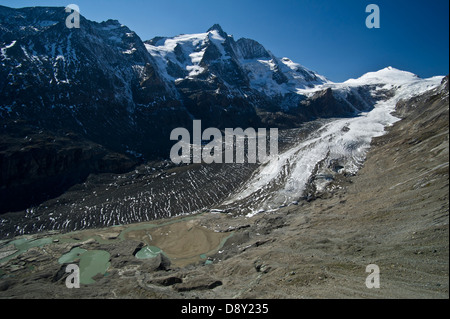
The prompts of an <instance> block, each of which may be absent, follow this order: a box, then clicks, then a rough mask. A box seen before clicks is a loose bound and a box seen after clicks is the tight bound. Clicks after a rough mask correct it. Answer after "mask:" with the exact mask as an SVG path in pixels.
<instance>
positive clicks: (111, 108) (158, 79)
mask: <svg viewBox="0 0 450 319" xmlns="http://www.w3.org/2000/svg"><path fill="white" fill-rule="evenodd" d="M66 18H67V13H66V12H65V10H64V8H55V7H33V8H22V9H12V8H8V7H4V6H0V31H1V32H0V64H1V68H0V97H1V99H0V136H1V137H2V138H1V142H0V167H1V175H0V185H1V186H0V202H1V203H2V205H0V213H5V212H9V211H17V210H22V209H25V208H28V207H30V206H31V205H35V204H39V203H41V202H43V201H44V200H46V199H48V198H52V197H55V196H57V195H60V194H62V193H63V192H64V191H65V190H67V189H68V188H69V187H70V186H73V185H75V184H77V183H79V182H82V181H84V180H85V179H86V178H87V176H89V174H92V173H104V172H111V173H121V172H127V171H129V170H131V169H132V168H133V167H135V166H136V165H137V164H139V163H143V162H145V161H147V160H155V159H165V158H168V156H169V150H170V147H171V146H172V144H173V142H172V141H170V138H169V137H170V132H171V131H172V130H173V129H174V128H177V127H184V128H187V129H191V127H192V120H193V119H200V120H202V125H203V126H204V127H217V128H219V129H225V128H228V127H231V128H236V127H243V128H247V127H255V128H256V127H263V128H264V127H266V128H269V127H276V128H280V129H289V128H295V127H298V126H299V125H302V124H303V123H306V122H309V121H312V120H315V119H318V118H334V117H352V116H356V115H358V114H360V113H361V112H367V111H370V110H372V109H373V107H374V106H375V104H376V103H377V102H379V101H382V100H386V99H388V98H391V97H392V96H394V95H395V87H394V86H392V85H390V82H389V77H390V75H393V76H394V77H395V76H396V75H398V74H403V73H402V72H403V71H399V70H396V69H393V68H387V69H385V70H382V71H380V72H379V73H376V74H378V75H380V76H379V77H378V80H374V77H370V76H369V78H370V79H369V80H367V79H366V78H367V76H366V77H364V76H363V77H362V78H361V79H359V80H354V81H353V82H352V81H351V80H350V81H347V82H345V83H342V84H336V83H333V82H331V81H329V80H328V79H327V78H326V77H324V76H322V75H319V74H317V73H316V72H314V71H311V70H309V69H307V68H306V67H304V66H302V65H300V64H298V63H295V62H293V61H291V60H290V59H289V58H286V57H283V58H278V57H275V56H274V55H273V54H272V53H271V52H270V51H269V50H267V49H266V48H264V46H262V45H261V44H260V43H258V42H257V41H255V40H251V39H246V38H242V39H238V40H235V39H234V38H233V36H231V35H228V34H227V33H226V32H225V31H224V30H223V29H222V28H221V26H220V25H218V24H216V25H214V26H212V27H211V28H210V29H208V30H207V31H206V32H204V33H199V34H190V35H179V36H175V37H155V38H153V39H151V40H147V41H143V40H141V39H140V37H139V36H138V35H137V34H136V33H135V32H133V31H132V30H130V29H129V28H128V27H126V26H124V25H122V24H120V23H119V22H118V21H116V20H108V21H105V22H101V23H98V22H94V21H90V20H87V19H85V18H84V17H81V21H80V25H81V27H80V28H79V29H77V28H72V29H69V28H67V27H66V24H65V20H66ZM407 77H408V78H410V77H412V78H415V76H414V75H412V74H410V73H408V74H407ZM389 85H390V86H389Z"/></svg>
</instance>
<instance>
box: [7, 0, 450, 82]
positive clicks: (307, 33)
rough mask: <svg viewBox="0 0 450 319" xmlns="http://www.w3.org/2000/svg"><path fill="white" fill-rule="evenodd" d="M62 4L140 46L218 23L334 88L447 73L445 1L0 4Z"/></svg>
mask: <svg viewBox="0 0 450 319" xmlns="http://www.w3.org/2000/svg"><path fill="white" fill-rule="evenodd" d="M70 3H74V4H77V5H78V6H79V7H80V11H81V14H82V15H84V16H85V17H86V18H88V19H90V20H94V21H104V20H107V19H117V20H119V21H120V22H121V23H122V24H125V25H127V26H128V27H129V28H130V29H132V30H133V31H136V33H137V34H138V35H139V36H140V37H141V38H142V39H143V40H147V39H151V38H153V37H154V36H158V35H163V36H175V35H178V34H181V33H199V32H205V31H206V30H207V29H208V28H209V27H210V26H212V25H213V24H215V23H219V24H220V25H221V26H222V27H223V29H224V30H225V31H226V32H227V33H228V34H232V35H234V37H235V39H236V40H237V39H238V38H241V37H246V38H251V39H254V40H257V41H258V42H260V43H261V44H263V45H264V46H265V47H266V48H267V49H268V50H270V51H272V53H274V54H275V55H276V56H279V57H285V56H286V57H289V58H290V59H292V60H293V61H295V62H297V63H300V64H303V65H304V66H306V67H308V68H310V69H312V70H314V71H317V72H318V73H320V74H322V75H325V76H327V77H328V78H329V79H331V80H332V81H336V82H341V81H345V80H347V79H349V78H355V77H359V76H361V75H362V74H364V73H366V72H369V71H376V70H379V69H382V68H384V67H386V66H393V67H396V68H399V69H402V70H406V71H410V72H413V73H415V74H418V75H419V76H420V77H430V76H433V75H445V74H448V73H449V13H448V12H449V1H448V0H409V1H406V0H390V1H388V0H367V1H364V0H278V1H273V0H270V1H269V0H225V1H214V0H209V1H207V0H158V1H156V0H127V1H123V0H66V1H60V0H40V1H37V0H14V1H12V0H9V1H7V0H0V5H6V6H10V7H26V6H64V7H65V6H66V5H68V4H70ZM371 3H374V4H377V5H378V6H379V7H380V11H381V28H380V29H368V28H367V27H366V25H365V21H366V17H367V16H368V13H366V12H365V8H366V6H367V5H368V4H371Z"/></svg>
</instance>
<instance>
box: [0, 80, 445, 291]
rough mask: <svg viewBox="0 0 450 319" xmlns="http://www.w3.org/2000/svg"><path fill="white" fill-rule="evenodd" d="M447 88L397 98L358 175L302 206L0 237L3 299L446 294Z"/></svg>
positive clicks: (331, 186)
mask: <svg viewBox="0 0 450 319" xmlns="http://www.w3.org/2000/svg"><path fill="white" fill-rule="evenodd" d="M369 76H370V75H369ZM366 78H367V77H366ZM371 78H373V76H372V77H371ZM448 82H449V79H448V77H446V78H445V79H444V80H443V81H442V84H441V85H440V86H438V87H436V88H434V89H431V90H427V91H425V92H424V93H422V94H419V95H416V96H414V97H412V98H407V99H402V100H399V101H397V104H396V107H395V109H394V111H395V112H396V113H395V115H396V116H399V117H400V118H401V120H400V121H397V122H395V123H394V124H393V125H392V126H390V127H389V128H388V129H387V132H386V134H385V135H382V136H378V137H376V138H375V139H374V140H373V141H372V143H371V149H370V151H369V152H368V153H367V156H366V161H365V162H364V166H363V167H362V169H361V170H360V171H359V172H358V173H357V174H356V175H355V176H349V175H347V176H345V175H343V176H341V177H340V178H339V179H338V178H336V179H335V180H334V181H333V182H332V183H331V184H329V185H328V186H327V188H326V190H325V191H323V192H322V193H321V195H320V196H316V197H315V199H314V200H311V201H309V202H308V201H301V202H299V203H298V205H290V206H288V207H284V208H280V209H279V210H276V211H272V212H265V213H260V214H256V215H253V216H251V217H250V216H246V215H239V214H237V215H236V214H233V213H227V212H223V211H222V212H219V211H214V210H207V211H204V212H203V213H202V214H196V215H191V216H184V217H179V218H172V219H168V220H161V221H158V222H153V223H142V224H137V225H130V226H124V225H122V226H119V227H113V228H105V229H97V230H87V231H79V232H75V233H68V234H61V233H59V232H50V233H40V234H38V235H33V236H25V237H21V238H15V239H14V240H13V241H10V240H4V241H2V242H0V253H1V258H2V259H1V260H0V276H1V277H0V296H1V297H3V298H196V297H200V298H446V299H448V297H449V287H448V283H449V205H448V203H449V175H448V173H449V171H448V158H449V153H448V151H449V139H448V138H449V132H448V129H449V125H448V123H449V122H448V120H449V114H448V112H449V86H448V85H449V84H448ZM94 255H95V256H97V257H98V258H99V259H98V261H99V263H96V264H95V265H94V264H89V262H88V260H89V258H91V257H92V256H94ZM68 263H76V264H78V265H79V266H80V267H81V268H82V270H83V271H86V274H88V276H87V277H90V278H86V277H84V279H83V280H85V283H84V284H82V286H81V288H80V289H67V288H66V286H65V278H66V276H67V274H65V271H64V270H65V267H66V266H67V264H68ZM369 264H376V265H378V266H379V267H380V270H381V287H380V289H368V288H367V287H366V285H365V283H366V278H367V276H368V273H366V267H367V266H368V265H369ZM95 274H97V275H95ZM90 280H93V281H94V282H93V283H92V282H90Z"/></svg>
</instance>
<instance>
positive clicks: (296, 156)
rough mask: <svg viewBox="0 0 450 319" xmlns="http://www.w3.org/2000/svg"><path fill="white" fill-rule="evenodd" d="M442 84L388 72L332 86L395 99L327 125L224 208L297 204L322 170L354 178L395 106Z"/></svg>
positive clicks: (254, 209)
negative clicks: (333, 168)
mask: <svg viewBox="0 0 450 319" xmlns="http://www.w3.org/2000/svg"><path fill="white" fill-rule="evenodd" d="M441 81H442V77H433V78H430V79H420V78H418V77H417V76H414V75H413V74H411V73H408V72H403V71H399V70H395V69H392V68H387V69H384V70H381V71H379V72H374V73H371V74H367V75H364V76H363V77H361V78H360V79H358V80H351V81H347V82H345V83H342V84H333V86H334V89H336V90H339V89H344V88H345V87H346V86H352V85H356V84H357V85H369V84H376V86H375V87H376V88H375V90H380V89H391V90H394V95H393V97H391V98H388V99H386V100H384V101H380V102H378V103H377V104H376V105H375V106H374V108H373V110H372V111H370V112H367V113H361V114H359V116H357V117H353V118H343V119H335V120H330V121H329V122H327V123H325V124H324V125H323V126H322V127H321V128H320V129H319V130H317V131H315V132H314V133H312V134H311V135H310V136H309V137H308V138H307V139H305V140H303V141H301V142H300V143H298V144H297V145H296V146H294V147H292V148H290V149H289V150H287V151H285V152H284V153H281V154H279V155H278V156H276V157H273V158H272V159H271V160H270V161H269V162H267V163H265V164H263V165H262V166H260V167H259V168H258V169H257V171H256V172H255V173H254V174H253V176H252V178H250V180H249V181H248V182H247V183H245V184H244V186H243V187H242V188H241V189H239V190H238V191H237V192H235V193H234V194H233V195H232V196H231V197H230V198H229V199H227V200H226V201H225V202H224V203H223V205H224V206H228V207H233V208H234V209H237V210H238V211H240V212H241V213H244V214H248V215H249V216H251V215H253V214H256V213H258V212H261V211H270V210H274V209H277V208H279V207H280V206H284V205H289V204H291V203H293V202H295V201H298V200H299V199H300V198H301V197H302V196H303V193H304V191H305V189H306V187H307V184H308V182H309V180H310V177H311V176H312V174H313V173H314V172H315V173H320V167H319V166H321V167H328V166H329V165H330V164H331V163H333V162H334V163H339V166H338V167H339V170H340V172H346V173H349V174H355V173H356V172H357V171H358V170H359V168H360V167H361V165H362V164H363V162H364V160H365V157H366V154H367V152H368V150H369V148H370V144H371V141H372V139H373V138H374V137H377V136H381V135H383V134H384V132H385V128H386V127H388V126H390V125H393V124H394V123H395V122H397V121H399V120H400V119H398V118H397V117H395V116H393V115H392V113H393V112H394V111H395V107H396V104H397V103H398V102H399V101H400V100H402V99H407V98H410V97H413V96H415V95H419V94H421V93H424V92H426V91H428V90H430V89H433V88H435V87H437V86H439V84H440V83H441ZM383 82H384V83H383ZM327 85H330V84H327ZM321 164H322V165H321ZM321 187H323V185H321ZM242 207H245V208H242Z"/></svg>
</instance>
